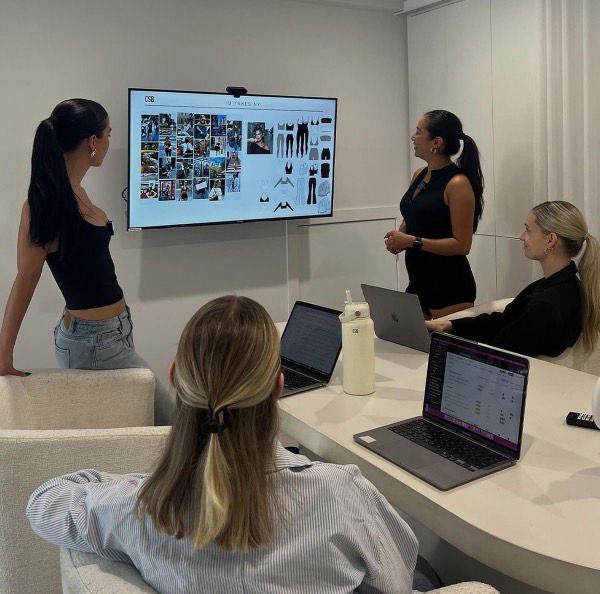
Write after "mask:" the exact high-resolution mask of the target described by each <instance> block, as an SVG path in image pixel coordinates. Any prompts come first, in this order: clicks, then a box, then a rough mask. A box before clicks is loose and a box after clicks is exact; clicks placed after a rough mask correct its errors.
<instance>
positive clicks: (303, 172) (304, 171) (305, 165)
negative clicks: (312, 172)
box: [300, 163, 308, 175]
mask: <svg viewBox="0 0 600 594" xmlns="http://www.w3.org/2000/svg"><path fill="white" fill-rule="evenodd" d="M300 175H308V163H300Z"/></svg>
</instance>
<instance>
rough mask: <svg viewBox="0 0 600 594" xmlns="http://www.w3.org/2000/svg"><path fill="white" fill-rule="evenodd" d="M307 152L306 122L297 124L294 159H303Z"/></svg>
mask: <svg viewBox="0 0 600 594" xmlns="http://www.w3.org/2000/svg"><path fill="white" fill-rule="evenodd" d="M306 152H308V122H305V121H302V122H298V129H297V131H296V157H298V156H301V157H304V154H305V153H306Z"/></svg>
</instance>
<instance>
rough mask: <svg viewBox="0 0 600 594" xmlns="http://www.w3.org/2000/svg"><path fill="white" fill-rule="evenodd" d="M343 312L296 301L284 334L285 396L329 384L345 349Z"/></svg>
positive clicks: (282, 362) (282, 361)
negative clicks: (340, 317)
mask: <svg viewBox="0 0 600 594" xmlns="http://www.w3.org/2000/svg"><path fill="white" fill-rule="evenodd" d="M341 313H342V312H340V311H337V310H335V309H329V308H328V307H323V306H321V305H313V304H312V303H305V302H304V301H296V303H295V304H294V309H292V313H291V314H290V318H289V320H288V322H287V324H286V326H285V330H284V331H283V335H282V336H281V367H282V370H283V375H284V377H285V384H284V388H283V393H282V395H281V396H282V397H285V396H291V395H292V394H298V392H306V391H307V390H314V389H315V388H320V387H321V386H326V385H327V384H328V383H329V380H330V379H331V375H332V374H333V369H334V367H335V364H336V363H337V360H338V357H339V355H340V350H341V348H342V326H341V324H340V320H339V315H340V314H341Z"/></svg>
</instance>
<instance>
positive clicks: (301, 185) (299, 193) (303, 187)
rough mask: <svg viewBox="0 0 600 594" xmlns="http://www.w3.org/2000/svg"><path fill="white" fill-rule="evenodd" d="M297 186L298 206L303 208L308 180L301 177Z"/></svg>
mask: <svg viewBox="0 0 600 594" xmlns="http://www.w3.org/2000/svg"><path fill="white" fill-rule="evenodd" d="M296 186H297V191H296V206H301V205H302V204H304V192H305V191H306V178H305V177H299V178H298V179H297V180H296Z"/></svg>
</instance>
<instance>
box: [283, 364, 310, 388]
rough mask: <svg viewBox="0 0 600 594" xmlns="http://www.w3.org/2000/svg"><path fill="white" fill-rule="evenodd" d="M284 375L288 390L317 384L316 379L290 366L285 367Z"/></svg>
mask: <svg viewBox="0 0 600 594" xmlns="http://www.w3.org/2000/svg"><path fill="white" fill-rule="evenodd" d="M283 377H284V378H285V381H284V386H285V387H286V388H287V389H288V390H295V389H297V388H304V387H306V386H310V385H311V384H315V383H316V380H314V379H313V378H312V377H308V376H307V375H304V374H303V373H298V372H297V371H294V370H293V369H290V368H289V367H285V368H284V369H283Z"/></svg>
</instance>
